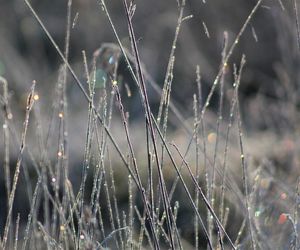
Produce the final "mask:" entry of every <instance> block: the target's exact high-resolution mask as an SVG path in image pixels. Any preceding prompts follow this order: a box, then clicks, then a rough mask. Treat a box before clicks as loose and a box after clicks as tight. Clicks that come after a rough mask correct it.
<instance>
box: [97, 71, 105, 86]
mask: <svg viewBox="0 0 300 250" xmlns="http://www.w3.org/2000/svg"><path fill="white" fill-rule="evenodd" d="M106 80H107V73H106V72H105V71H104V70H103V69H97V70H96V81H95V88H104V86H105V83H106Z"/></svg>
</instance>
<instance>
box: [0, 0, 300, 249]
mask: <svg viewBox="0 0 300 250" xmlns="http://www.w3.org/2000/svg"><path fill="white" fill-rule="evenodd" d="M262 2H263V1H262V0H258V1H257V2H256V4H255V5H254V7H253V8H252V10H251V12H250V13H249V15H248V16H247V18H246V20H245V21H244V23H243V24H242V25H241V28H240V31H239V32H238V33H237V35H236V37H235V38H234V39H232V38H231V39H229V35H228V33H227V32H225V33H224V44H223V49H222V53H221V62H220V66H219V69H218V71H217V74H216V77H215V79H214V80H213V83H212V85H211V87H210V89H209V91H208V94H207V95H206V96H205V95H204V91H203V84H202V81H201V71H200V66H199V65H198V66H196V67H195V68H196V80H195V82H196V84H195V85H196V87H195V89H196V90H195V91H194V92H193V93H192V96H193V98H191V103H193V110H194V117H193V124H192V125H191V124H189V123H186V122H185V121H184V118H183V117H184V115H183V114H181V113H180V111H179V109H178V108H177V107H176V104H174V103H173V102H172V87H173V81H174V78H175V77H176V72H175V71H174V66H175V64H176V62H177V60H178V59H177V58H176V48H177V44H178V37H179V36H180V30H181V27H182V25H184V22H185V21H188V20H189V19H191V18H192V16H191V15H189V14H187V15H186V16H185V7H186V1H185V0H181V1H177V4H178V22H177V26H176V28H175V31H174V39H173V42H172V45H171V49H170V55H169V60H168V63H167V69H166V73H165V78H164V82H163V86H162V88H160V87H159V84H157V83H156V82H155V81H154V80H153V79H152V78H151V76H150V75H149V74H148V72H147V70H146V67H145V66H144V65H143V63H142V58H141V56H140V52H139V46H138V41H137V36H136V34H135V29H134V20H133V17H134V14H135V11H136V8H137V7H136V4H135V3H134V2H133V1H131V2H129V3H128V2H127V1H126V0H123V1H122V3H123V8H124V15H125V18H126V24H127V26H128V35H129V40H130V45H129V46H128V47H129V48H126V46H124V45H123V43H122V40H121V39H120V37H119V33H118V31H117V29H116V27H115V25H114V22H113V20H112V18H111V16H110V12H109V9H108V8H107V5H106V2H105V1H104V0H101V1H99V6H100V7H101V8H102V10H103V13H104V14H105V15H106V17H107V18H108V21H109V23H110V26H111V28H112V31H113V33H114V35H115V38H116V40H117V44H112V43H104V44H103V45H102V46H101V47H100V48H99V49H98V50H96V51H95V52H94V54H93V58H92V59H91V60H89V58H88V56H87V55H86V52H85V51H82V57H83V60H82V61H83V62H82V65H83V68H84V72H85V73H84V76H83V77H79V76H78V75H77V74H76V73H75V70H74V69H73V67H72V66H71V64H70V62H69V57H70V40H71V39H72V37H71V32H70V30H71V26H72V18H71V17H72V0H68V5H67V15H66V16H67V25H66V36H65V45H64V50H63V51H62V50H61V49H60V48H59V46H58V45H57V43H56V42H55V40H54V39H53V37H52V35H51V34H50V33H49V31H48V29H47V28H46V26H45V25H44V23H43V21H42V20H41V18H40V17H39V15H38V14H37V13H36V11H35V10H34V8H33V7H32V5H31V3H30V2H29V1H28V0H25V3H26V5H27V6H28V8H29V10H30V12H31V14H32V15H33V16H34V17H35V19H36V21H37V22H38V23H39V25H40V27H41V29H42V30H43V31H44V33H45V35H46V36H47V38H48V39H49V40H50V42H51V44H52V46H53V47H54V48H55V50H56V52H57V53H58V54H59V56H60V58H61V60H62V65H61V67H60V70H59V74H58V80H57V83H56V87H55V92H54V96H53V98H52V100H53V103H52V107H53V108H52V113H51V114H50V115H49V117H48V119H49V123H48V127H46V131H44V130H45V129H44V128H43V125H42V123H44V121H42V120H41V110H40V108H41V102H42V98H41V97H40V96H39V95H38V93H37V91H36V88H35V87H36V82H35V81H33V84H32V87H31V89H30V91H29V94H28V98H27V102H26V104H25V119H24V123H23V128H22V130H21V136H18V133H17V131H18V130H17V129H16V127H15V124H14V123H15V122H16V121H15V120H14V118H13V116H12V111H11V108H10V99H9V88H8V83H7V81H6V80H5V79H4V78H2V77H1V78H0V82H1V84H2V85H3V94H2V96H1V105H2V107H3V108H2V111H1V115H2V117H3V118H4V119H3V137H4V140H3V147H4V161H3V162H4V163H3V169H4V173H5V174H4V180H5V194H6V197H5V200H6V203H7V204H6V207H7V208H6V209H7V211H6V213H5V216H6V222H5V225H4V226H3V228H1V230H2V231H3V232H2V236H1V240H0V245H1V249H12V248H14V249H19V248H22V249H24V250H25V249H34V248H36V249H44V248H46V249H109V248H111V249H144V248H146V249H148V248H149V249H163V248H167V249H202V248H208V249H266V248H272V247H274V246H275V245H273V244H272V242H268V241H267V240H266V239H268V237H269V236H270V234H272V233H274V235H275V234H276V233H275V232H274V231H275V230H274V231H272V230H269V229H267V227H268V226H269V227H270V225H274V221H273V222H272V221H271V219H272V216H271V214H273V213H275V217H276V218H278V220H277V221H276V220H275V223H276V222H277V224H279V225H281V226H282V225H284V227H283V226H282V227H281V228H282V230H283V231H282V232H281V234H280V233H278V232H277V234H276V235H275V237H276V236H277V235H280V236H281V238H280V239H281V240H282V242H283V243H282V246H283V247H286V246H289V247H290V248H293V249H297V247H298V246H299V242H298V241H299V236H298V231H299V230H298V209H299V206H298V199H299V183H298V182H299V181H298V180H297V185H296V188H295V187H293V188H287V186H286V185H284V184H282V186H281V187H280V188H279V191H277V192H275V191H274V190H273V189H274V188H273V187H272V185H271V183H272V181H273V182H274V180H276V178H275V175H274V174H272V173H268V171H269V169H272V167H273V166H272V167H269V166H263V164H261V165H262V166H259V167H257V166H255V164H253V165H251V161H250V159H249V158H248V157H247V151H246V147H245V140H246V138H245V137H244V135H243V130H244V128H243V123H242V115H243V114H242V110H241V109H240V98H239V87H240V85H241V84H242V75H243V74H242V73H243V70H244V68H245V67H247V65H246V57H245V56H244V55H243V56H242V58H241V61H240V62H239V64H238V65H237V66H236V64H235V63H234V62H232V61H231V60H232V56H233V53H234V51H235V49H236V48H237V46H238V45H239V42H240V39H241V38H242V36H243V34H244V32H245V30H246V29H247V27H248V26H249V24H250V23H251V21H252V19H253V18H255V14H256V12H257V11H258V9H259V8H260V7H261V6H262ZM280 3H281V2H280ZM281 6H283V4H282V3H281ZM294 10H295V17H296V18H295V20H296V24H297V25H296V26H297V30H298V26H299V25H298V16H297V15H298V14H297V4H296V1H295V2H294ZM75 18H78V14H76V15H75ZM74 22H75V21H73V26H74ZM203 25H204V27H205V32H206V34H207V36H208V38H209V37H210V36H209V31H208V28H207V26H206V25H205V23H204V22H203ZM229 40H233V42H232V44H231V45H230V46H229V44H230V43H229ZM298 40H299V39H298ZM122 60H123V61H125V63H126V67H127V70H128V71H129V73H130V74H131V78H132V79H131V80H132V81H133V82H134V84H135V88H136V89H137V91H138V94H139V97H140V103H139V104H140V109H141V110H142V113H143V114H144V121H143V122H142V123H140V124H138V126H141V127H142V129H141V130H142V132H143V134H144V136H143V137H142V138H138V140H139V141H137V139H136V133H137V131H134V129H132V127H133V126H132V123H131V121H130V117H129V115H130V113H128V112H127V110H126V105H125V104H124V99H125V98H129V97H130V95H131V94H130V90H129V89H128V88H129V87H126V86H127V85H126V83H124V82H122V80H121V79H120V77H119V66H120V63H121V61H122ZM99 62H101V63H102V68H99V66H98V65H99V64H98V63H99ZM229 65H233V72H230V70H228V69H229ZM99 70H100V71H99ZM69 73H70V76H69ZM230 73H231V74H232V77H233V83H232V86H231V85H230V86H226V85H225V84H226V82H227V81H228V79H227V78H229V77H228V75H229V74H230ZM71 77H72V79H73V81H74V82H75V84H76V85H77V87H78V90H79V91H80V92H81V93H82V98H83V99H85V100H86V110H87V114H86V117H85V118H84V119H86V131H85V140H84V141H83V142H81V143H82V144H84V151H83V152H82V157H83V161H82V163H81V165H80V166H79V168H80V172H81V177H80V184H79V185H78V183H76V182H73V180H72V175H73V173H72V172H73V171H75V170H74V166H72V165H71V163H70V159H71V157H72V154H71V153H70V135H69V128H70V127H72V125H73V124H71V123H69V118H70V112H69V109H70V103H69V101H68V93H67V84H68V82H69V81H71V80H70V79H69V78H71ZM81 79H84V80H81ZM148 83H149V84H150V86H151V87H152V88H153V89H154V90H155V91H156V92H157V94H158V95H159V97H160V101H159V106H158V108H157V110H154V108H153V107H152V105H151V103H150V101H149V94H148V93H149V92H148V89H149V84H148ZM37 86H38V83H37ZM225 88H227V90H229V91H227V92H226V93H229V94H228V96H227V98H228V100H229V103H228V107H227V106H226V105H227V104H226V102H225ZM124 89H126V90H127V95H128V96H126V94H124V92H126V91H123V90H124ZM214 95H218V96H219V103H218V111H217V115H214V116H213V122H212V123H211V122H210V121H209V117H208V112H209V108H210V105H211V102H212V98H213V96H214ZM227 110H228V113H226V111H227ZM32 113H33V115H32ZM170 114H173V115H174V116H175V117H176V119H177V121H178V122H179V123H180V124H181V126H182V128H183V130H185V141H184V143H185V144H186V147H184V145H183V144H184V143H182V141H180V140H179V139H178V138H176V137H175V138H174V140H172V137H174V136H173V135H174V131H173V130H172V129H171V128H170V124H169V123H170ZM226 116H228V117H226ZM224 117H226V118H224ZM33 122H35V123H33ZM116 122H118V123H119V125H118V126H117V128H118V134H117V132H116V131H115V127H114V126H115V123H116ZM30 126H31V128H33V129H34V130H35V131H34V132H33V133H32V132H28V131H29V128H30ZM234 132H236V133H234ZM29 133H30V136H34V137H35V138H36V142H37V143H36V145H37V147H36V148H34V147H33V146H32V145H30V144H27V140H26V139H27V137H28V134H29ZM11 137H13V138H14V139H15V140H14V142H12V141H11ZM120 137H123V138H124V139H122V138H120ZM18 138H20V139H18ZM213 138H214V139H213ZM176 139H178V140H176ZM12 146H13V147H18V148H19V153H18V157H17V160H16V165H15V168H14V175H13V176H12V175H11V169H10V165H11V152H10V148H11V147H12ZM34 150H36V151H37V152H38V153H35V152H34ZM231 151H235V154H236V155H238V160H236V161H235V162H234V163H232V162H230V159H229V155H230V153H231ZM141 152H142V155H140V154H141ZM232 154H233V155H234V153H232ZM25 156H26V157H25ZM141 158H142V160H140V159H141ZM31 165H32V166H33V168H31V167H30V166H31ZM265 165H268V164H265ZM270 165H272V164H270ZM77 167H78V166H77ZM21 172H22V174H23V175H21ZM32 172H33V173H32ZM252 172H253V173H252ZM23 176H24V179H25V185H26V192H27V199H28V202H29V204H30V209H29V211H27V212H26V213H25V215H24V214H23V213H21V212H19V211H18V215H17V216H16V217H15V216H14V214H13V211H14V210H16V209H14V208H15V203H16V195H17V193H18V188H19V186H20V180H19V179H20V178H22V177H23ZM268 178H269V179H272V178H273V179H272V181H271V180H269V179H268ZM34 180H35V181H34ZM268 180H269V181H268ZM278 183H279V181H278V182H277V180H276V181H275V184H278ZM32 185H34V188H33V187H32ZM20 188H21V187H20ZM122 189H124V190H122ZM281 190H285V191H284V192H281ZM273 191H274V192H273ZM269 192H270V193H272V192H273V195H274V193H275V194H276V195H277V194H278V193H280V192H281V195H280V199H281V200H284V201H285V200H287V199H290V200H291V201H290V202H288V204H293V208H290V209H287V208H286V204H280V202H277V201H276V202H270V201H269V199H270V195H266V194H265V193H269ZM120 193H123V195H124V194H125V198H123V197H122V195H120ZM271 195H272V194H271ZM260 196H261V197H263V196H265V197H267V199H266V200H262V198H261V197H260ZM124 200H125V201H124ZM268 202H270V203H269V205H270V204H271V205H270V206H272V205H273V204H275V205H274V206H278V207H274V206H273V208H272V209H273V210H274V211H273V210H272V211H271V212H269V211H266V210H268V209H270V208H269V206H268ZM284 205H285V206H284ZM281 206H282V207H284V208H283V209H282V210H283V212H281V213H279V214H278V211H277V210H280V209H279V208H281ZM284 211H285V212H284ZM276 213H277V216H276ZM24 216H26V220H24V219H22V217H24ZM263 216H264V217H265V221H264V222H261V221H262V217H263ZM267 220H269V221H267ZM273 220H274V217H273ZM266 221H267V222H266ZM184 224H188V226H185V225H184ZM185 230H189V232H188V234H186V233H185ZM284 232H288V233H286V234H285V233H284ZM289 236H290V237H289ZM276 244H277V243H276Z"/></svg>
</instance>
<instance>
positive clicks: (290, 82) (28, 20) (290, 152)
mask: <svg viewBox="0 0 300 250" xmlns="http://www.w3.org/2000/svg"><path fill="white" fill-rule="evenodd" d="M134 2H135V4H136V11H135V15H134V17H133V24H134V29H135V33H136V36H137V38H138V48H139V51H140V56H141V60H142V63H143V64H144V67H145V69H146V70H147V73H148V74H149V75H150V76H151V77H152V80H153V81H154V82H155V83H156V84H157V85H158V86H160V87H162V86H163V82H164V78H165V72H166V70H167V65H168V60H169V55H170V51H171V46H172V41H173V39H174V34H175V29H176V25H177V19H178V14H179V9H178V3H177V1H175V0H164V1H146V0H136V1H134ZM256 2H257V1H256V0H248V1H240V0H231V1H219V0H207V1H206V3H204V2H202V1H200V0H187V2H186V7H185V10H184V15H185V16H189V15H192V18H191V19H188V20H186V21H184V22H183V24H182V27H181V30H180V33H179V38H178V43H177V48H176V52H175V65H174V79H173V85H172V97H171V99H172V102H173V103H174V105H175V107H176V108H177V109H178V111H179V112H180V114H181V116H182V118H183V119H184V120H185V121H186V124H187V125H189V126H190V127H191V128H192V124H193V94H194V93H195V92H196V91H197V86H196V65H199V66H200V73H201V79H202V84H203V85H202V87H203V99H204V100H205V98H206V96H207V94H208V93H209V90H210V88H211V86H212V83H213V81H214V79H215V77H216V75H217V73H218V71H219V68H220V65H221V59H222V55H221V53H222V49H223V44H224V32H225V31H226V32H227V33H228V38H229V45H231V44H232V43H233V41H234V39H235V37H236V36H237V34H238V33H239V31H240V29H241V28H242V26H243V24H244V23H245V21H246V19H247V17H248V16H249V14H250V12H251V10H252V9H253V7H254V6H255V4H256ZM31 3H32V5H33V7H34V9H35V11H36V12H37V13H38V15H39V17H40V18H41V20H42V21H43V22H44V24H45V26H46V28H47V29H48V31H49V32H50V34H51V35H52V36H53V38H54V40H55V41H56V42H57V44H58V45H59V47H60V48H61V49H62V50H63V48H64V42H65V34H66V20H67V14H66V13H67V1H66V0H64V1H61V0H52V1H38V0H32V1H31ZM107 8H108V10H109V12H110V14H111V18H112V21H113V23H114V25H115V27H116V29H117V32H118V34H119V36H120V38H121V41H122V42H123V44H124V45H125V47H126V48H127V49H128V50H130V49H131V47H130V41H129V36H128V27H127V23H126V19H125V14H124V9H123V5H122V2H121V1H116V0H113V1H107ZM71 22H72V25H71V26H72V27H71V34H70V35H71V38H70V56H69V61H70V64H71V65H72V67H73V68H74V70H75V72H76V74H77V75H78V76H79V77H80V80H81V81H82V82H86V81H85V72H84V64H83V58H82V51H83V50H84V51H85V52H86V54H87V59H88V64H89V65H91V60H92V57H93V53H94V52H95V51H96V50H97V49H99V48H100V47H101V46H102V45H103V44H104V43H116V38H115V36H114V34H113V32H112V29H111V26H110V24H109V22H108V20H107V17H106V15H105V13H104V12H103V11H102V9H101V6H100V4H99V2H98V1H96V0H95V1H91V0H73V5H72V14H71ZM298 42H299V41H298V40H297V27H296V16H295V9H294V6H293V4H292V1H282V2H281V0H264V1H263V3H262V5H261V6H260V7H259V9H258V10H257V12H256V13H255V15H254V17H253V18H252V19H251V22H250V24H249V25H248V26H247V28H246V30H245V32H244V33H243V35H242V37H241V39H240V41H239V43H238V45H237V47H236V49H235V50H234V53H233V55H232V57H231V58H230V60H229V63H228V69H227V73H226V76H225V85H224V88H225V96H224V98H225V99H224V112H225V113H226V115H224V122H225V123H224V124H225V125H226V124H228V112H229V110H230V103H231V98H232V84H233V73H232V72H233V65H234V64H237V65H239V64H240V60H241V57H242V55H243V54H245V56H246V65H245V69H244V72H243V75H242V80H241V86H240V108H241V115H242V122H243V129H244V132H245V145H246V150H247V154H248V155H249V156H251V159H252V160H253V162H254V163H253V166H265V165H267V166H270V165H272V168H271V169H272V170H271V174H270V175H268V177H267V180H268V181H270V183H269V184H270V186H267V188H266V189H268V192H269V191H270V192H274V189H272V188H271V186H272V185H271V184H272V181H274V180H276V183H277V182H278V183H281V181H283V180H284V183H282V185H283V187H284V189H285V190H288V191H287V192H289V191H290V192H292V190H294V187H295V185H296V184H295V181H296V179H297V176H298V175H299V156H298V153H299V139H298V135H299V125H298V124H299V108H300V88H299V87H300V85H299V73H300V71H299V67H300V60H299V58H300V57H299V51H300V50H299V46H298ZM108 53H109V52H108ZM99 60H100V61H101V60H103V62H104V63H103V62H102V64H101V62H100V64H101V65H102V66H103V65H104V64H105V60H107V58H104V59H103V58H102V59H99ZM61 65H62V60H61V58H60V57H59V55H58V53H57V51H56V50H55V48H54V47H53V46H52V45H51V43H50V41H49V40H48V38H47V37H46V35H45V33H44V31H43V30H42V29H41V27H40V26H39V25H38V23H37V21H36V20H35V18H34V17H33V15H32V13H31V12H30V10H29V9H28V7H27V6H26V5H25V3H24V2H23V1H21V0H0V76H3V77H5V78H6V79H7V81H8V88H9V100H10V102H11V108H12V114H13V115H14V119H15V120H14V122H15V124H16V127H17V128H18V129H21V126H22V123H23V116H24V110H25V106H24V103H25V101H26V98H27V94H28V91H29V89H30V86H31V83H32V81H33V80H36V81H37V86H36V89H37V92H38V94H39V98H40V100H39V102H40V111H41V112H40V116H41V121H42V124H44V125H45V127H46V124H47V122H48V121H49V118H48V116H49V113H51V110H52V109H53V106H52V102H53V97H54V96H55V91H56V90H55V85H56V82H57V79H58V72H59V68H60V66H61ZM103 67H104V66H103ZM118 76H120V78H119V79H120V82H121V83H122V84H121V85H122V86H125V85H126V86H128V88H129V89H130V92H131V95H128V94H127V95H126V94H122V95H123V96H124V104H125V109H126V111H128V113H129V121H130V124H131V126H132V127H133V128H135V136H136V140H137V141H138V140H139V138H141V137H143V136H144V135H143V126H140V124H141V121H143V119H144V112H143V110H142V108H141V103H140V97H139V94H138V91H137V89H136V87H135V85H134V82H133V81H132V79H131V77H130V74H129V72H128V69H127V67H126V64H125V62H124V60H123V61H122V60H120V66H119V69H118ZM85 87H86V88H87V84H86V85H85ZM126 88H127V87H126ZM126 88H125V87H123V88H122V89H121V91H122V93H125V92H126ZM1 91H2V90H1ZM127 92H128V89H127ZM148 94H149V98H150V102H151V107H152V110H153V112H154V113H155V114H156V113H157V112H158V105H159V101H160V96H159V95H158V93H157V92H156V91H155V90H154V89H153V87H152V86H151V85H150V84H149V85H148ZM67 98H68V115H69V117H68V121H69V138H70V165H71V166H72V167H71V168H72V169H73V170H72V171H71V178H73V180H74V181H75V182H76V181H80V173H81V170H80V165H81V163H82V159H83V152H84V143H83V142H84V140H85V129H86V119H87V118H86V117H87V107H88V105H87V102H86V101H85V99H84V98H83V96H82V93H80V91H79V89H78V87H77V86H76V84H75V83H74V80H73V79H72V77H71V76H70V75H69V76H68V80H67ZM218 101H219V97H218V94H215V95H213V98H212V102H211V104H210V106H209V109H208V112H207V122H208V124H209V125H208V130H209V129H211V130H213V127H214V126H215V125H214V124H215V119H216V117H217V115H216V113H217V109H218ZM0 119H3V116H0ZM225 125H224V126H225ZM140 127H142V128H141V129H140ZM169 128H170V129H171V133H170V138H172V139H174V140H175V141H176V140H177V141H178V142H179V144H180V145H181V144H182V145H185V144H186V143H187V142H186V139H183V137H184V135H185V134H184V131H183V129H182V124H181V123H179V122H178V120H176V117H174V115H172V114H170V126H169ZM113 129H114V131H115V132H114V133H115V135H116V137H117V138H118V137H120V138H122V136H124V135H122V134H121V132H119V130H120V124H118V123H115V124H113ZM20 131H21V130H20ZM224 131H225V130H224ZM31 133H34V125H32V128H31ZM224 133H225V132H224ZM2 140H3V134H1V135H0V141H2ZM120 140H121V139H120ZM170 140H171V139H170ZM35 143H36V141H35V139H34V138H32V137H31V138H30V139H29V142H28V144H29V145H31V146H32V145H34V144H35ZM1 147H3V144H2V143H1ZM1 150H2V151H3V148H2V149H1ZM137 150H139V149H138V147H137ZM2 151H1V152H2ZM12 152H14V154H15V156H16V155H17V153H18V148H17V147H13V148H12ZM137 155H138V157H139V156H140V157H141V158H143V156H142V155H143V154H142V153H140V154H139V153H137ZM231 157H232V161H233V162H235V160H236V159H237V158H238V157H239V155H238V154H235V153H234V152H233V153H232V156H231ZM0 163H3V160H1V161H0ZM268 164H269V165H268ZM234 165H239V164H236V163H234ZM12 166H13V164H12ZM1 173H2V169H1ZM270 176H272V177H270ZM0 180H1V182H2V184H0V187H1V190H2V187H4V184H3V182H4V177H3V175H2V174H1V177H0ZM269 188H270V189H269ZM266 192H267V191H266ZM278 192H279V193H280V191H278ZM2 193H3V192H2V191H1V194H2ZM1 199H2V198H1ZM18 201H19V202H18ZM1 203H2V205H1V206H2V211H4V210H5V208H4V205H3V203H5V201H4V200H2V202H1ZM18 206H22V199H21V198H20V197H19V198H18V199H17V203H16V207H18ZM26 209H27V210H28V207H27V208H26ZM2 213H3V212H2ZM1 217H2V216H1ZM275 221H276V219H275ZM0 222H1V223H0V228H3V220H2V219H1V220H0Z"/></svg>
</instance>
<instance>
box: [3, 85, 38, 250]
mask: <svg viewBox="0 0 300 250" xmlns="http://www.w3.org/2000/svg"><path fill="white" fill-rule="evenodd" d="M34 89H35V81H33V84H32V86H31V90H30V93H29V95H28V98H27V103H26V112H25V120H24V123H23V131H22V136H21V145H20V151H19V155H18V160H17V164H16V169H15V173H14V177H13V183H12V189H11V192H10V195H9V200H8V204H9V206H8V212H7V217H6V223H5V228H4V234H3V239H2V248H3V249H5V247H6V242H7V237H8V232H9V227H10V224H11V213H12V209H13V204H14V200H15V194H16V189H17V184H18V180H19V175H20V169H21V163H22V160H23V153H24V149H25V143H26V134H27V129H28V123H29V116H30V111H31V109H32V106H33V103H34V99H33V96H34Z"/></svg>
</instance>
